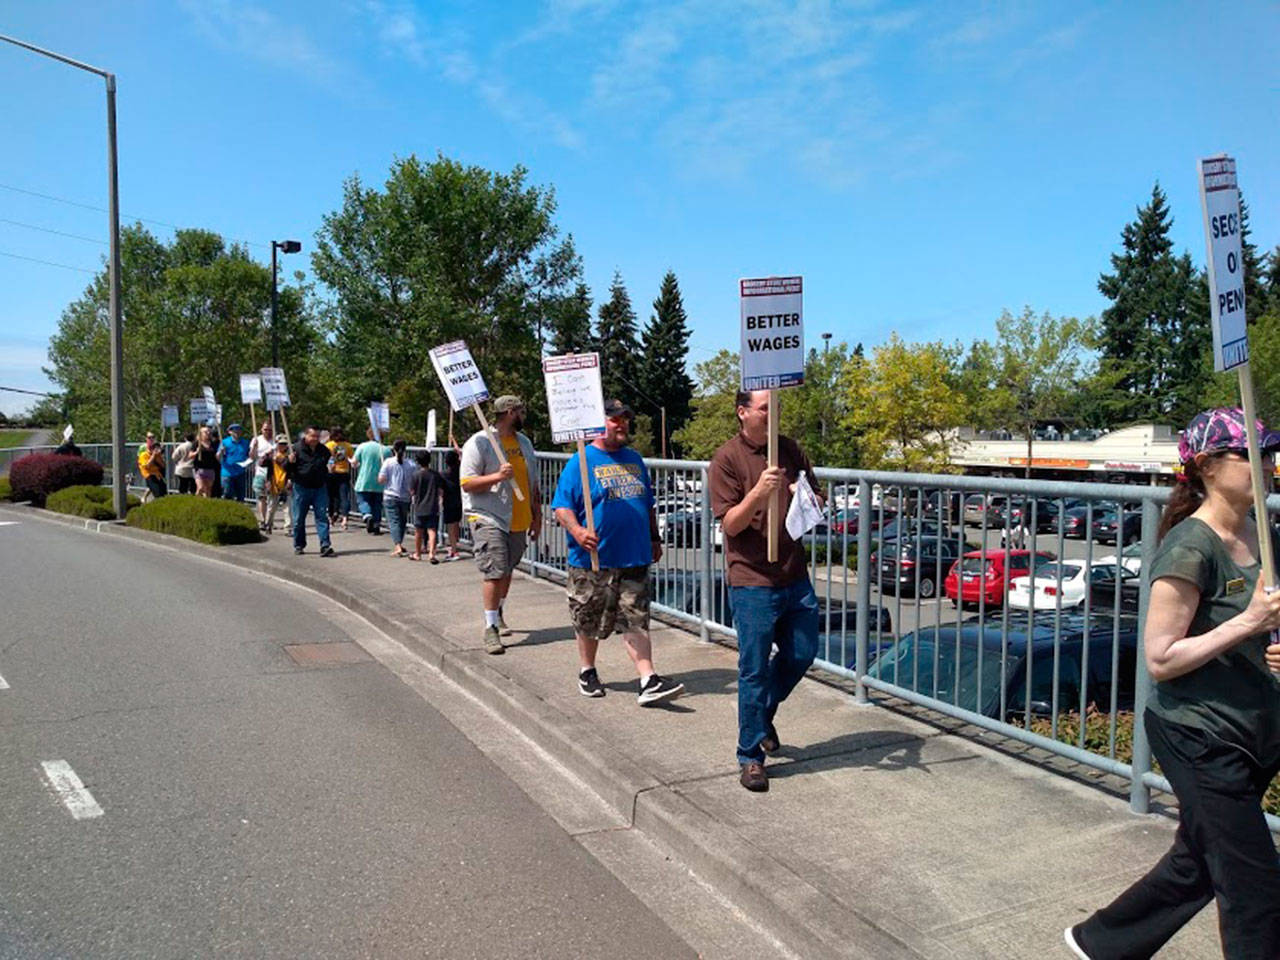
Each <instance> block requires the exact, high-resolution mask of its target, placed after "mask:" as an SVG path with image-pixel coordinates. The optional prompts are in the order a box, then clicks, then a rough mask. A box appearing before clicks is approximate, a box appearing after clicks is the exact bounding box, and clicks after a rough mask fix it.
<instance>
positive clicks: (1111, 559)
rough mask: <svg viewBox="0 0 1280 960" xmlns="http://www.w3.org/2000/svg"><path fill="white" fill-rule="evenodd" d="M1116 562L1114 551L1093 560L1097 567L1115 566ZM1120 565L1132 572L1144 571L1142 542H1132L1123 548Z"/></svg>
mask: <svg viewBox="0 0 1280 960" xmlns="http://www.w3.org/2000/svg"><path fill="white" fill-rule="evenodd" d="M1115 563H1116V555H1115V554H1114V553H1113V554H1110V555H1109V556H1105V557H1099V558H1098V559H1097V560H1095V561H1093V564H1094V566H1097V567H1114V566H1115ZM1120 565H1121V566H1122V567H1124V568H1125V569H1126V570H1128V571H1129V572H1130V573H1141V572H1142V544H1141V543H1131V544H1129V546H1127V547H1125V548H1124V549H1123V550H1121V551H1120Z"/></svg>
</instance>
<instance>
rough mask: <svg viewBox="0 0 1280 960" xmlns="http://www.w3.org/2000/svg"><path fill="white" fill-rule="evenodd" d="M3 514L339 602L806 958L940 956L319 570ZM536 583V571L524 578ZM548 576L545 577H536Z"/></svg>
mask: <svg viewBox="0 0 1280 960" xmlns="http://www.w3.org/2000/svg"><path fill="white" fill-rule="evenodd" d="M0 514H10V515H15V516H22V517H29V518H31V519H35V520H40V521H44V522H47V523H56V524H61V525H63V526H67V527H70V528H72V529H75V530H83V531H86V532H90V533H98V534H103V535H107V536H119V537H124V538H127V539H130V540H134V541H137V542H139V543H143V544H147V545H149V546H152V547H158V548H160V549H164V550H175V551H181V552H183V553H185V554H194V555H196V556H200V557H203V558H205V559H208V560H212V561H215V562H218V563H224V564H227V565H229V566H233V567H235V568H236V569H238V570H249V571H253V572H257V573H264V574H268V575H270V576H273V577H277V578H278V579H281V580H284V581H286V582H289V583H293V584H295V585H297V586H301V587H306V588H308V589H311V590H314V591H316V592H318V593H321V594H323V595H324V596H326V597H328V598H330V599H332V600H333V601H334V602H336V603H339V604H341V605H342V606H344V607H346V608H347V609H349V610H351V611H352V612H353V613H355V614H357V615H359V616H360V617H362V618H364V619H365V620H367V621H368V622H370V623H371V624H373V626H375V627H377V628H378V629H379V630H381V631H382V632H384V633H387V634H390V635H392V636H394V637H395V638H396V639H397V640H398V641H399V642H401V643H403V644H405V645H406V646H407V647H409V648H410V649H412V650H413V651H414V652H415V653H416V654H417V655H419V656H420V657H422V659H423V660H425V661H426V662H427V663H429V664H430V665H431V666H433V667H435V668H436V669H438V670H440V672H441V673H443V674H444V675H445V676H446V677H448V678H449V679H450V680H451V681H453V682H454V683H456V684H458V686H460V687H462V688H463V689H464V690H466V691H467V693H469V694H471V695H472V696H474V697H475V698H476V699H477V700H478V701H479V702H480V703H482V704H483V705H484V706H485V707H487V708H488V709H490V710H492V711H493V712H494V713H496V714H498V715H499V716H500V717H502V718H503V719H504V720H506V721H507V722H509V723H511V724H513V725H514V726H516V727H518V728H519V729H520V730H521V732H523V733H524V734H525V735H526V736H528V737H529V738H530V739H532V740H534V741H536V742H537V744H538V746H539V747H541V748H542V749H544V750H546V751H547V752H548V753H549V754H551V756H553V757H554V758H555V759H556V761H557V762H559V763H561V764H563V765H564V766H565V767H566V768H567V769H568V770H570V771H571V772H572V773H573V774H574V775H575V776H577V777H578V778H579V779H581V780H582V781H583V782H584V783H585V784H587V785H588V786H589V787H590V788H591V789H592V790H593V791H595V792H596V793H597V794H598V795H599V796H600V797H601V798H602V799H603V800H604V801H605V802H606V803H607V804H608V805H609V806H610V807H611V808H613V809H614V810H616V811H617V812H618V813H619V814H620V815H621V816H622V817H623V819H624V821H625V822H626V823H628V824H629V825H630V826H631V827H633V828H634V829H636V830H639V831H641V832H642V833H644V834H645V835H646V836H647V837H649V838H650V839H652V840H654V841H655V842H657V843H658V844H659V845H660V846H662V847H663V848H665V850H666V851H667V852H668V853H669V854H671V856H672V857H673V858H674V859H676V860H677V861H680V862H683V863H684V864H685V865H686V866H687V867H689V868H690V869H691V870H693V871H694V872H695V873H696V874H698V875H699V876H701V877H702V878H703V879H704V880H705V881H706V882H708V883H710V884H711V885H712V886H713V887H714V888H715V889H716V890H718V891H719V892H720V893H721V895H722V896H724V897H725V898H726V899H728V900H730V901H732V902H733V903H734V904H736V905H737V906H738V907H739V908H741V909H742V910H744V911H745V912H747V913H749V914H751V915H753V916H755V917H756V918H757V919H759V920H760V921H761V922H763V923H764V925H765V926H766V927H768V928H769V929H770V930H771V931H773V932H774V933H775V934H776V935H777V936H778V937H779V939H780V940H782V941H783V942H784V943H785V944H786V945H787V946H788V947H789V948H790V949H792V950H794V951H795V952H796V953H797V954H799V955H800V956H805V957H809V956H839V957H849V958H856V960H896V958H920V957H927V958H931V960H933V958H937V960H942V958H950V957H953V956H954V954H953V953H952V952H951V951H950V950H949V949H948V948H947V947H946V946H944V945H943V944H942V943H941V942H940V941H938V940H936V939H934V938H933V937H931V936H929V935H928V934H927V933H924V932H923V931H921V930H917V929H915V928H913V927H911V926H910V925H908V924H905V923H903V922H902V921H900V920H898V919H896V918H894V917H892V916H886V915H883V914H880V913H879V912H878V911H876V915H875V916H874V917H873V916H869V915H868V911H866V910H865V908H860V910H859V912H858V913H853V912H852V911H850V910H849V908H848V906H847V905H846V904H841V903H839V902H838V901H836V900H835V899H833V898H832V897H830V896H828V895H827V894H826V893H825V892H823V891H822V890H821V889H819V888H818V887H816V886H814V885H813V884H811V883H809V882H808V881H807V880H805V879H804V878H803V877H801V876H799V875H798V874H797V873H796V872H795V871H794V870H792V869H791V868H790V867H788V866H787V865H786V864H785V863H783V862H781V861H779V860H777V859H776V858H775V857H773V856H771V855H769V854H766V853H764V852H763V851H762V850H760V849H759V848H758V847H755V846H754V845H752V844H750V842H749V841H744V839H743V837H742V836H741V835H740V834H738V833H736V832H734V831H733V830H731V829H730V828H728V827H727V826H725V825H724V824H723V823H722V822H720V821H718V820H716V819H715V817H714V816H712V815H710V814H708V813H707V812H705V811H703V810H702V809H701V808H700V807H698V806H697V805H696V804H694V803H693V802H692V801H691V800H689V799H688V798H687V797H685V796H684V795H683V794H682V793H680V791H679V788H678V786H676V787H673V786H671V785H669V784H666V783H664V782H662V781H661V780H660V779H658V778H656V777H655V776H653V775H652V774H651V773H649V772H648V771H646V770H644V769H643V768H642V767H641V766H640V765H638V764H636V763H635V762H634V761H632V760H631V759H629V758H628V757H625V756H623V755H621V754H620V753H619V752H618V750H617V749H616V748H614V747H613V746H612V745H611V744H610V743H609V742H608V741H607V740H605V739H604V738H603V737H601V736H600V734H599V733H598V732H597V731H596V729H595V728H594V727H593V726H591V725H590V724H588V723H587V722H586V721H585V720H583V719H580V718H578V717H574V716H570V715H567V714H565V713H562V712H561V711H560V710H558V709H557V708H555V707H553V706H552V705H551V704H550V703H548V702H547V701H546V700H544V699H542V698H541V697H540V696H538V695H537V694H536V693H534V692H533V691H531V690H528V689H527V688H525V687H523V686H521V685H520V683H519V682H518V681H517V680H515V679H513V678H511V677H509V676H507V675H506V674H504V673H502V672H501V671H499V670H497V669H496V667H495V666H490V665H489V663H488V662H487V659H488V656H487V654H485V653H483V652H482V651H481V650H480V649H479V648H478V647H476V648H465V647H459V646H457V645H456V644H454V643H452V642H451V641H449V640H448V639H447V638H445V637H444V636H442V635H441V634H440V633H438V632H437V630H436V628H435V626H434V625H433V624H431V623H428V622H427V621H425V620H422V619H421V618H419V617H417V616H415V615H414V614H412V613H411V612H410V611H408V610H404V609H402V608H398V607H396V606H395V605H394V604H392V603H387V602H379V601H375V600H374V599H373V598H372V597H370V596H368V595H366V594H364V593H362V592H357V591H354V590H349V589H347V588H345V587H343V586H342V585H340V584H338V583H335V582H334V581H333V580H332V579H330V578H326V577H325V576H323V575H320V574H318V573H312V572H311V571H309V570H301V569H298V568H296V567H293V566H290V565H288V564H286V563H281V562H280V561H277V560H273V559H269V558H266V557H256V556H252V555H247V556H236V557H235V558H234V559H232V558H231V557H230V556H228V554H227V553H226V552H224V550H225V548H222V547H213V546H209V545H207V544H202V543H197V542H195V541H192V540H184V539H181V538H178V537H173V536H169V535H167V534H159V533H153V532H151V531H148V530H139V529H137V528H134V527H127V526H125V525H124V524H121V523H119V522H117V521H110V520H107V521H97V520H85V519H82V518H80V517H70V516H65V515H62V514H51V513H49V512H48V511H46V510H39V509H37V508H33V507H23V506H14V505H9V504H5V505H0ZM524 575H525V576H529V574H524ZM537 579H542V578H537Z"/></svg>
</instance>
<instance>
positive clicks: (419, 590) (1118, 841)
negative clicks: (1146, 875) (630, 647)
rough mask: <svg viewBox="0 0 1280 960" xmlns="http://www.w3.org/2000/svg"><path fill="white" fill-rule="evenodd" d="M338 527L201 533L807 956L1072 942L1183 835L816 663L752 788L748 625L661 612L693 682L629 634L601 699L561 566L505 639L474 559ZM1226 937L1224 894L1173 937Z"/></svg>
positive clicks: (527, 602)
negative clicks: (455, 688)
mask: <svg viewBox="0 0 1280 960" xmlns="http://www.w3.org/2000/svg"><path fill="white" fill-rule="evenodd" d="M112 532H120V533H124V534H125V535H129V536H137V537H140V538H143V539H155V535H151V534H140V533H138V532H137V531H130V530H127V529H123V528H119V527H114V528H113V531H112ZM164 539H165V540H166V541H167V542H169V543H172V542H173V541H172V540H170V539H169V538H164ZM333 543H334V546H335V547H336V549H337V550H338V551H339V554H340V556H339V557H337V558H335V559H329V560H325V559H321V558H320V557H319V556H318V548H317V544H316V542H315V539H314V535H313V534H312V535H310V536H309V545H308V553H307V554H306V555H304V556H302V557H295V556H293V553H292V546H291V543H290V542H289V540H288V539H287V538H286V537H284V536H282V535H280V534H277V535H276V536H275V537H274V538H272V539H271V540H270V541H269V542H267V543H262V544H255V545H250V546H244V547H227V548H208V547H201V546H196V545H192V546H191V547H190V549H191V550H193V551H196V552H200V553H202V554H205V555H209V556H214V557H217V558H219V559H223V560H226V561H229V562H233V563H236V564H238V565H241V566H246V567H249V568H253V569H258V570H262V571H263V572H269V573H271V574H274V575H277V576H281V577H283V578H285V579H288V580H291V581H294V582H297V583H300V584H302V585H304V586H308V587H312V588H314V589H316V590H319V591H321V592H323V593H324V594H326V595H327V596H329V597H330V598H332V599H333V600H336V601H338V602H340V603H343V604H345V605H347V606H348V607H350V608H352V609H353V610H354V611H355V612H357V613H359V614H360V615H362V616H364V617H366V618H367V619H369V620H370V621H372V622H373V623H374V624H375V625H376V626H378V627H379V628H381V629H383V630H385V631H387V632H389V633H391V634H392V635H393V636H395V637H396V638H397V639H399V640H401V641H402V642H405V643H407V644H409V645H410V646H412V648H413V649H415V650H416V651H417V652H418V653H419V654H420V655H421V656H422V657H423V658H424V659H426V660H428V661H429V662H430V663H432V664H433V665H435V666H437V667H439V668H440V669H441V670H442V671H443V672H444V673H445V674H446V675H447V676H449V677H450V678H451V679H453V680H455V681H457V682H458V683H460V684H461V685H462V686H463V687H464V688H466V689H467V690H468V691H470V692H471V693H473V694H474V695H476V696H477V697H479V698H480V699H481V700H482V701H483V702H484V703H485V704H486V705H487V706H489V707H490V708H491V709H493V710H495V711H497V712H499V713H500V714H502V715H503V716H504V717H506V718H507V719H508V720H510V721H512V722H513V723H515V724H516V725H517V726H518V727H519V728H520V729H521V730H522V731H523V732H524V733H525V734H526V735H528V736H529V737H531V738H532V739H533V740H534V741H535V742H536V743H538V745H539V746H541V747H543V748H544V749H546V750H547V751H548V752H549V753H550V754H551V755H552V756H554V757H555V758H556V759H557V760H559V761H560V762H562V763H563V764H564V765H565V766H567V767H568V768H569V769H570V770H571V771H573V772H574V773H575V774H576V775H577V776H578V777H579V778H580V779H582V780H583V781H585V782H586V783H587V784H589V785H590V786H591V787H592V788H593V789H594V790H595V791H596V792H597V793H598V794H600V795H601V796H602V797H603V798H604V799H605V801H606V802H607V803H608V804H609V805H610V806H612V807H613V808H614V809H615V810H616V811H617V812H618V813H619V815H620V816H621V818H622V820H623V822H625V823H629V824H630V825H631V826H632V827H633V828H635V829H638V830H640V831H643V832H644V833H645V834H646V835H647V836H648V837H649V838H650V839H652V840H653V841H655V842H656V843H658V844H660V845H662V846H664V847H666V848H667V849H668V850H669V852H670V853H671V855H672V856H673V857H675V858H677V859H679V860H681V861H683V862H684V863H685V864H686V865H687V866H688V867H690V868H691V869H692V870H693V871H694V872H695V873H697V874H698V875H699V876H700V877H702V879H704V880H705V881H707V882H708V883H710V884H712V885H713V886H714V887H716V888H717V889H718V890H720V891H721V892H722V893H723V894H724V895H725V896H727V897H728V898H729V899H730V900H732V901H734V902H736V903H738V904H739V905H741V906H742V907H743V908H744V909H746V910H747V911H748V912H750V913H752V914H753V915H754V916H755V917H757V918H758V920H759V921H760V923H761V924H762V925H764V926H765V927H767V928H768V929H770V930H771V931H772V932H774V933H775V934H776V936H777V937H778V938H779V939H780V940H781V941H782V942H784V943H785V944H787V945H788V946H789V947H791V948H792V949H793V950H794V951H795V952H796V953H797V954H798V955H800V956H803V957H828V956H841V957H861V958H877V960H879V958H893V957H956V958H987V957H990V958H1021V957H1028V958H1029V957H1055V956H1062V957H1066V956H1068V955H1069V954H1068V953H1067V951H1066V949H1065V947H1064V946H1063V944H1062V929H1063V927H1064V926H1065V925H1067V924H1069V923H1074V922H1076V921H1078V920H1079V919H1082V918H1083V917H1084V916H1085V915H1087V913H1088V912H1090V911H1092V910H1093V909H1095V908H1096V907H1098V906H1100V905H1102V904H1104V903H1106V902H1107V901H1108V900H1110V899H1111V898H1112V897H1113V896H1114V895H1115V894H1116V893H1118V892H1119V891H1120V890H1122V889H1123V888H1124V887H1126V886H1127V885H1128V884H1129V883H1130V882H1132V881H1133V880H1134V879H1135V878H1136V877H1138V876H1140V875H1141V874H1142V873H1143V872H1144V871H1145V870H1146V869H1148V868H1149V867H1150V866H1151V865H1153V864H1154V863H1155V861H1156V860H1157V859H1158V858H1159V857H1160V856H1161V855H1162V854H1163V853H1164V852H1165V850H1166V849H1167V848H1168V846H1169V844H1170V843H1171V841H1172V836H1173V828H1174V823H1173V821H1172V820H1171V819H1169V818H1168V817H1160V816H1150V817H1135V816H1133V815H1131V814H1130V813H1129V812H1128V809H1127V806H1126V803H1125V801H1124V800H1123V799H1121V798H1119V797H1117V796H1116V795H1114V794H1113V793H1109V792H1107V791H1106V790H1104V789H1100V788H1099V787H1097V786H1091V785H1089V784H1087V783H1085V782H1082V780H1083V779H1084V778H1073V777H1071V776H1068V775H1063V774H1059V773H1053V772H1049V771H1048V770H1046V769H1044V768H1042V767H1039V766H1035V765H1032V764H1031V763H1028V762H1026V761H1024V760H1020V759H1018V758H1017V756H1016V755H1015V754H1017V753H1025V750H1024V749H1023V748H1021V747H1018V746H1017V745H1009V749H1008V751H1007V752H1005V751H1002V750H999V749H995V748H993V746H988V745H984V744H983V743H981V742H978V741H977V740H974V739H969V738H967V737H961V736H959V735H957V732H956V731H957V729H958V728H957V727H956V726H955V725H954V724H951V723H949V722H946V723H944V722H942V721H941V720H940V721H939V722H938V723H937V724H933V723H929V722H925V721H924V720H922V719H920V717H921V716H923V714H921V713H920V712H919V711H913V710H911V709H909V708H908V707H907V705H905V704H901V703H899V702H897V701H893V700H892V699H888V698H880V699H877V701H876V703H877V705H876V706H871V707H857V706H855V705H854V703H853V698H852V697H851V695H850V694H849V693H847V692H846V691H845V690H842V689H840V688H839V687H838V686H837V685H834V684H830V683H826V682H822V681H820V680H817V679H808V680H805V681H804V682H802V683H801V684H800V686H799V687H798V688H797V689H796V691H795V693H794V694H793V695H792V697H791V698H790V699H789V700H788V701H787V703H785V704H784V705H783V707H782V709H781V710H780V712H779V715H778V729H779V733H780V735H781V738H782V741H783V744H784V747H783V749H782V751H781V754H780V756H779V757H777V758H774V759H772V760H771V761H770V763H769V771H770V775H771V789H770V791H769V792H768V793H766V794H751V793H748V792H747V791H745V790H743V789H742V788H741V787H740V786H739V785H738V770H737V767H736V764H735V760H734V743H735V740H736V732H737V721H736V686H737V666H736V664H737V660H736V654H735V651H734V650H733V649H732V648H731V647H728V646H722V645H719V644H706V643H702V642H700V641H699V640H698V639H697V637H696V636H694V635H692V634H690V633H688V632H685V631H683V630H680V629H677V628H673V627H666V626H662V625H660V624H657V623H655V625H654V626H655V629H654V648H655V664H656V666H657V668H658V669H659V670H660V671H661V672H662V673H664V674H667V675H670V676H673V677H676V678H678V679H680V680H681V681H683V682H684V684H685V686H686V690H687V692H686V695H685V696H684V697H683V698H681V699H679V700H677V701H674V702H673V703H671V704H670V705H667V706H665V707H655V708H641V707H639V706H637V704H636V699H635V693H636V683H635V676H634V673H633V671H632V667H631V664H630V662H629V660H628V659H627V656H626V653H625V651H624V650H623V648H622V645H621V642H620V640H619V639H618V638H615V640H614V641H612V642H608V643H605V644H602V647H601V655H600V661H599V668H600V675H601V678H602V680H603V681H604V682H605V684H606V686H607V687H608V690H609V693H608V695H607V696H606V697H604V698H603V699H599V700H589V699H586V698H584V697H582V696H580V695H579V694H578V692H577V686H576V672H577V655H576V650H575V645H574V640H573V633H572V630H571V628H570V626H569V620H568V611H567V608H566V605H565V601H564V595H563V590H562V589H561V588H560V587H558V586H556V585H553V584H551V583H548V582H547V581H545V580H535V579H531V578H528V577H524V576H518V577H517V579H516V582H515V584H514V585H513V587H512V591H511V597H510V599H509V600H508V603H507V612H506V618H507V620H508V622H509V623H510V624H511V626H512V627H513V628H514V629H515V635H514V636H513V637H509V638H507V642H508V643H509V644H510V647H509V649H508V650H507V652H506V654H505V655H503V656H501V657H494V656H487V655H486V654H485V653H484V652H483V649H482V645H481V642H480V637H481V631H482V628H483V618H482V616H481V612H480V602H479V594H480V584H479V576H478V574H477V573H476V571H475V569H474V567H473V565H472V564H471V562H470V560H469V559H464V560H463V561H461V562H457V563H442V564H440V565H438V566H432V565H429V564H427V563H426V562H425V561H424V562H421V563H414V562H411V561H408V560H397V559H392V558H391V557H390V556H389V555H388V551H389V547H390V544H389V540H388V538H387V537H386V536H385V535H384V536H380V537H371V536H369V535H367V534H366V533H365V532H364V530H363V529H362V528H359V527H358V526H357V525H355V524H353V525H352V530H351V532H349V533H345V534H344V533H341V532H335V533H334V535H333ZM913 713H914V716H913ZM986 739H987V740H988V742H994V741H993V738H990V737H987V738H986ZM995 745H996V746H999V744H995ZM1220 949H1221V948H1220V947H1219V946H1218V937H1217V932H1216V913H1215V911H1214V908H1213V907H1212V906H1211V907H1210V908H1209V909H1207V910H1205V911H1203V912H1202V913H1201V915H1200V916H1199V917H1198V918H1197V919H1196V921H1195V922H1194V923H1192V924H1191V925H1189V926H1188V927H1187V928H1186V929H1185V930H1184V931H1183V932H1182V933H1181V934H1180V935H1179V936H1178V937H1177V938H1176V939H1175V940H1174V941H1173V942H1172V943H1171V944H1170V945H1169V946H1168V947H1167V948H1166V949H1165V951H1163V952H1162V953H1161V956H1162V957H1168V958H1188V960H1190V958H1203V957H1211V956H1217V955H1219V954H1220Z"/></svg>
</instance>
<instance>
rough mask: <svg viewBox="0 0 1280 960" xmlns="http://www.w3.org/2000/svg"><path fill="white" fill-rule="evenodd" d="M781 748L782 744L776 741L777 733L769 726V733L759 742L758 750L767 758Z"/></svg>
mask: <svg viewBox="0 0 1280 960" xmlns="http://www.w3.org/2000/svg"><path fill="white" fill-rule="evenodd" d="M781 748H782V742H781V741H780V740H779V739H778V731H777V730H776V729H775V728H774V727H773V726H772V725H770V726H769V732H768V733H766V734H765V735H764V739H763V740H761V741H760V749H761V750H763V751H764V752H765V753H766V754H768V755H769V756H773V754H775V753H777V752H778V751H779V750H780V749H781Z"/></svg>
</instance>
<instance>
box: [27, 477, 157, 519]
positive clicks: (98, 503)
mask: <svg viewBox="0 0 1280 960" xmlns="http://www.w3.org/2000/svg"><path fill="white" fill-rule="evenodd" d="M140 503H142V501H141V500H139V499H138V498H137V497H135V496H134V495H133V494H129V501H128V506H127V507H126V510H132V509H133V508H134V507H136V506H138V505H139V504H140ZM44 506H45V509H46V510H52V511H53V512H54V513H69V514H71V515H72V516H73V517H88V518H89V519H90V520H114V519H115V518H116V511H115V508H114V507H113V506H112V504H111V488H110V487H93V486H89V485H87V484H81V485H78V486H74V487H63V488H62V489H61V490H56V491H54V492H53V493H51V494H49V496H48V497H47V498H45V502H44Z"/></svg>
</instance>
